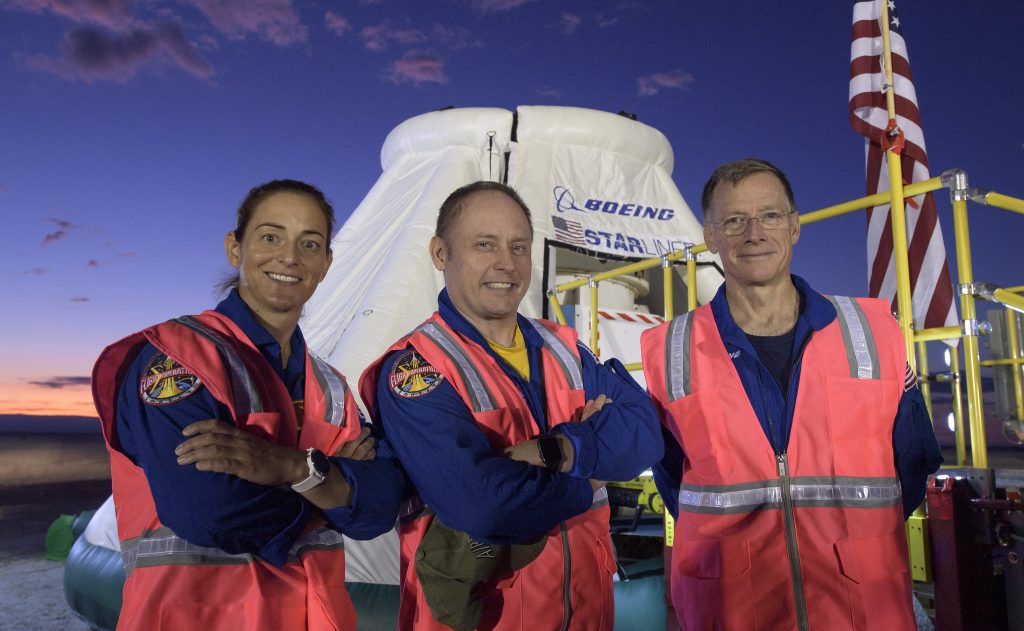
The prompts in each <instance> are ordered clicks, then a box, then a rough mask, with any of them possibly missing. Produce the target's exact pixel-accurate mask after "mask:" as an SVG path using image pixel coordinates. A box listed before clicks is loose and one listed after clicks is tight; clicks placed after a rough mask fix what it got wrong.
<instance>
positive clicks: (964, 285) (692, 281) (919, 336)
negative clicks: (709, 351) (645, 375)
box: [548, 156, 1024, 581]
mask: <svg viewBox="0 0 1024 631" xmlns="http://www.w3.org/2000/svg"><path fill="white" fill-rule="evenodd" d="M894 165H895V171H894V173H890V175H893V176H894V179H893V180H892V181H895V182H899V181H901V180H900V178H899V166H898V165H899V157H898V156H896V159H895V160H893V159H892V156H890V161H889V168H890V171H893V169H894ZM897 188H899V189H900V190H890V191H888V192H884V193H878V194H875V195H868V196H866V197H862V198H860V199H855V200H852V201H849V202H844V203H842V204H837V205H835V206H829V207H827V208H822V209H820V210H816V211H814V212H810V213H806V214H802V215H799V221H800V223H801V225H804V224H811V223H815V222H817V221H824V220H826V219H831V218H833V217H837V216H840V215H844V214H847V213H851V212H855V211H858V210H862V209H865V208H872V207H874V206H878V205H882V204H885V203H887V202H888V203H890V209H891V210H892V222H891V223H892V225H893V242H894V243H902V244H904V247H902V248H900V247H895V248H893V249H894V252H895V256H894V258H895V259H896V261H895V262H896V285H897V300H898V304H899V306H900V310H899V314H898V316H899V323H900V328H901V329H902V331H903V335H904V341H905V343H906V345H907V361H908V363H909V364H910V365H911V367H912V368H915V369H916V368H917V366H918V362H917V359H918V357H919V358H920V366H921V368H920V375H921V382H920V383H921V390H922V395H923V396H924V398H925V402H926V404H927V406H928V412H929V415H930V416H931V411H932V406H931V384H930V382H929V379H928V377H929V375H930V371H929V368H928V355H927V349H926V342H930V341H939V340H943V341H948V340H955V339H958V338H959V339H962V340H963V343H962V344H961V345H959V346H954V347H952V348H949V347H947V348H948V350H947V352H948V353H949V367H950V373H948V374H947V373H941V374H939V375H936V377H937V380H939V381H949V382H950V384H951V388H952V393H953V417H954V436H955V440H956V460H957V466H961V467H963V466H966V465H967V445H966V442H967V441H966V436H965V431H964V418H963V395H962V390H961V381H963V382H965V384H964V385H965V386H966V392H967V412H968V414H967V416H968V426H969V433H970V446H971V459H970V463H971V465H972V466H974V467H977V468H987V467H988V450H987V444H986V439H985V424H984V410H983V408H982V398H981V374H980V371H981V368H982V367H992V366H1003V365H1010V366H1013V367H1014V368H1015V370H1014V371H1013V386H1014V392H1015V397H1016V412H1017V417H1018V418H1019V419H1022V420H1024V392H1022V383H1021V374H1020V370H1017V369H1016V368H1017V367H1019V366H1021V365H1024V358H1022V357H1021V354H1020V353H1019V351H1018V345H1017V340H1018V337H1019V335H1020V332H1019V331H1018V329H1017V323H1016V319H1015V318H1014V317H1013V311H1011V310H1016V311H1020V312H1022V313H1024V297H1022V296H1019V295H1017V294H1019V293H1022V292H1024V285H1021V286H1017V287H1007V288H1000V287H995V286H993V285H988V284H986V283H976V282H975V281H974V270H973V266H972V262H971V249H970V234H969V230H968V223H967V201H968V200H970V201H975V202H978V203H982V204H987V205H989V206H995V207H998V208H1003V209H1005V210H1010V211H1013V212H1018V213H1022V214H1024V200H1021V199H1017V198H1014V197H1009V196H1006V195H1001V194H999V193H995V192H992V191H983V190H981V189H968V188H967V175H966V174H965V173H964V172H963V171H959V170H953V171H949V172H947V173H944V174H943V175H942V176H940V177H933V178H931V179H929V180H926V181H924V182H917V183H914V184H908V185H905V186H900V185H898V184H897ZM940 188H948V189H949V190H950V198H951V200H952V203H953V225H954V235H955V242H956V254H957V257H956V260H957V280H958V289H959V291H958V293H959V298H960V317H961V323H960V326H945V327H933V328H929V329H923V330H919V331H915V330H914V328H913V324H914V323H913V316H912V310H911V308H910V305H911V304H912V301H911V297H910V296H911V294H910V274H909V264H908V261H907V247H906V244H907V235H906V222H905V218H904V212H903V211H904V206H903V205H904V199H905V198H906V197H916V196H918V195H922V194H924V193H928V192H932V191H936V190H938V189H940ZM706 251H707V246H706V245H705V244H691V245H687V246H686V248H685V249H683V250H681V251H676V252H672V253H671V254H667V255H665V256H662V257H660V258H654V259H645V260H642V261H638V262H636V263H630V264H628V265H624V266H622V267H618V268H614V269H610V270H605V271H603V272H599V273H596V274H591V275H589V276H587V277H585V278H579V279H577V280H574V281H570V282H568V283H563V284H561V285H558V286H556V287H553V288H552V289H550V290H549V291H548V299H549V301H550V303H551V308H552V313H553V315H554V316H555V317H556V318H557V319H558V321H559V322H561V323H562V324H566V320H565V314H564V312H563V310H562V308H561V304H560V303H559V302H558V294H559V293H561V292H566V291H570V290H573V289H578V288H580V287H583V286H588V287H589V292H590V314H589V316H590V343H591V349H592V350H593V351H594V353H595V354H598V356H600V355H599V354H600V349H599V341H600V339H599V337H598V299H597V297H598V285H599V283H601V282H602V281H605V280H608V279H611V278H615V277H617V276H622V275H626V274H634V273H637V272H640V271H645V270H648V269H653V268H655V267H658V266H660V267H661V268H662V281H663V282H662V285H663V288H664V289H663V291H664V305H665V311H664V316H665V319H666V320H671V319H672V318H673V317H674V316H675V313H674V306H673V286H672V281H673V280H674V279H673V276H672V267H673V266H672V264H673V263H674V262H676V261H679V260H683V261H684V262H685V265H686V293H687V308H688V310H690V311H692V310H693V309H696V308H697V255H698V254H700V253H702V252H706ZM979 297H980V298H983V299H986V300H991V301H994V302H998V303H1001V304H1002V305H1004V306H1005V307H1006V312H1007V317H1008V319H1007V338H1008V341H1009V344H1010V348H1011V356H1010V358H1008V359H1004V360H987V361H981V358H980V354H979V348H978V335H979V333H983V332H984V331H983V327H982V326H981V324H980V323H979V322H978V319H977V313H976V310H975V299H976V298H979ZM915 346H916V350H917V352H915ZM961 351H962V352H963V354H964V364H965V365H964V372H963V378H961V371H960V353H961ZM625 366H626V368H627V369H629V370H641V369H642V364H640V363H630V364H626V365H625ZM933 418H934V417H933ZM933 422H934V421H933ZM665 517H666V545H668V546H671V545H672V544H671V534H672V532H671V528H672V524H671V516H670V515H669V514H668V512H667V511H666V513H665ZM907 523H908V542H909V546H910V550H911V559H912V562H911V573H912V576H913V578H914V579H915V580H919V581H922V580H930V576H931V568H930V565H931V564H930V562H929V556H930V555H929V553H928V552H929V550H928V548H929V546H928V540H927V516H926V515H925V513H924V511H923V510H922V509H921V508H920V507H919V508H918V509H917V510H916V511H915V512H914V514H913V515H912V516H911V518H910V520H909V521H908V522H907Z"/></svg>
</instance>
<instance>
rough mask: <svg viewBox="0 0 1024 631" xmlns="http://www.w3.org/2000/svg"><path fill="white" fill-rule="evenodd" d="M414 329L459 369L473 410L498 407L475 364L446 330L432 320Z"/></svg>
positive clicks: (487, 409)
mask: <svg viewBox="0 0 1024 631" xmlns="http://www.w3.org/2000/svg"><path fill="white" fill-rule="evenodd" d="M416 331H419V332H421V333H423V334H424V335H426V336H427V337H429V338H430V339H431V340H433V342H434V343H435V344H437V345H438V347H440V348H441V350H442V351H444V353H445V354H446V355H448V358H449V359H450V360H451V361H452V363H453V364H454V365H455V368H456V370H458V371H459V376H460V377H462V382H463V383H464V384H466V389H467V390H469V399H470V402H471V403H472V405H473V411H474V412H489V411H491V410H496V409H498V406H497V404H496V403H495V402H494V396H493V395H491V391H490V389H489V388H488V387H487V382H486V381H484V378H483V376H482V375H481V374H480V372H479V371H477V369H476V366H474V365H473V362H472V361H470V359H469V357H467V356H466V353H465V351H463V350H462V346H461V345H460V344H459V343H458V342H456V341H455V340H454V339H452V336H451V334H450V333H448V331H446V330H444V329H443V328H442V327H440V326H438V325H437V324H435V323H433V322H427V323H425V324H423V325H421V326H420V327H419V328H417V329H416Z"/></svg>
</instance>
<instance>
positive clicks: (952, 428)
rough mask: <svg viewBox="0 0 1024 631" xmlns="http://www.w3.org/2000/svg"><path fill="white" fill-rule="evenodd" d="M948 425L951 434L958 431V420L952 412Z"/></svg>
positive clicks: (947, 419)
mask: <svg viewBox="0 0 1024 631" xmlns="http://www.w3.org/2000/svg"><path fill="white" fill-rule="evenodd" d="M946 352H947V353H948V352H949V351H946ZM946 425H948V426H949V431H951V432H953V431H956V419H955V417H954V416H953V413H952V412H950V413H949V416H947V417H946Z"/></svg>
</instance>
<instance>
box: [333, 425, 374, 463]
mask: <svg viewBox="0 0 1024 631" xmlns="http://www.w3.org/2000/svg"><path fill="white" fill-rule="evenodd" d="M376 445H377V441H375V440H374V439H373V436H370V428H369V427H364V428H363V429H362V430H361V431H360V432H359V435H358V436H356V437H355V438H353V439H352V440H350V441H348V442H346V443H345V444H343V445H342V446H341V447H339V448H338V450H337V451H335V452H334V453H333V454H331V456H334V457H335V458H348V459H349V460H373V459H374V458H375V457H376V456H377V450H376Z"/></svg>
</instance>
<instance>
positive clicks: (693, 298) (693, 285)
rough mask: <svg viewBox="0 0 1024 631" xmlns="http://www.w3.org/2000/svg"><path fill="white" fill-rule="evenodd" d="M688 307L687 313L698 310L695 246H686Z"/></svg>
mask: <svg viewBox="0 0 1024 631" xmlns="http://www.w3.org/2000/svg"><path fill="white" fill-rule="evenodd" d="M686 305H687V311H693V310H694V309H696V308H697V254H696V253H695V252H694V251H693V245H688V246H686Z"/></svg>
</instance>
